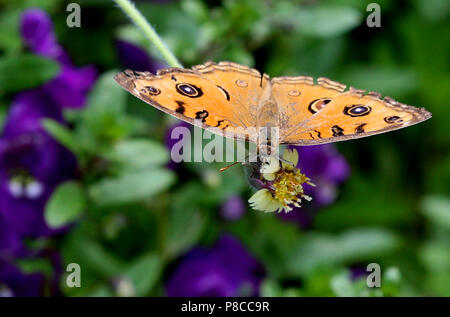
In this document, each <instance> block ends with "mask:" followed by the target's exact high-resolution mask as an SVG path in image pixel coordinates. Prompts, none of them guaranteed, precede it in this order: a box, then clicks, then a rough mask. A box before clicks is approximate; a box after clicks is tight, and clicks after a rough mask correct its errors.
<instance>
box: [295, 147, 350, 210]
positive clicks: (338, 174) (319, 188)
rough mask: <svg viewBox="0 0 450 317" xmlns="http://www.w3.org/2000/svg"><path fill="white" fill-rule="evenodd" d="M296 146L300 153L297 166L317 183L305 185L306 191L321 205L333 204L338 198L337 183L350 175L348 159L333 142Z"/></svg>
mask: <svg viewBox="0 0 450 317" xmlns="http://www.w3.org/2000/svg"><path fill="white" fill-rule="evenodd" d="M295 148H296V149H297V151H298V153H299V162H298V165H297V167H299V168H300V170H301V171H302V173H304V174H306V175H307V176H308V177H309V178H311V180H312V182H313V183H314V184H316V187H312V186H310V185H305V191H306V193H307V194H308V195H310V196H312V197H313V200H314V201H315V203H317V204H319V205H321V206H325V205H329V204H331V203H332V202H333V201H334V200H335V199H336V195H337V185H339V184H340V183H342V182H343V181H345V180H346V179H347V178H348V176H349V175H350V167H349V165H348V163H347V161H346V160H345V158H344V157H343V156H342V155H341V154H340V153H339V152H338V151H337V150H336V148H335V146H334V145H332V144H324V145H313V146H304V147H299V146H295Z"/></svg>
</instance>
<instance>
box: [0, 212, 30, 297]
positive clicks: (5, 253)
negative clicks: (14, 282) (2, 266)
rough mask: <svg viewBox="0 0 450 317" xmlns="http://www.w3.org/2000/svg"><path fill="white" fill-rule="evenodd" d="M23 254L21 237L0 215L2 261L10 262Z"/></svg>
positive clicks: (0, 256) (0, 251)
mask: <svg viewBox="0 0 450 317" xmlns="http://www.w3.org/2000/svg"><path fill="white" fill-rule="evenodd" d="M23 254H24V245H23V242H22V239H21V237H20V236H19V235H18V234H17V233H16V232H15V231H14V230H13V229H12V228H11V227H10V226H9V225H8V224H7V223H6V221H5V220H4V219H3V217H2V216H1V214H0V260H9V259H12V258H13V257H15V256H21V255H23ZM0 292H1V291H0ZM0 297H1V295H0Z"/></svg>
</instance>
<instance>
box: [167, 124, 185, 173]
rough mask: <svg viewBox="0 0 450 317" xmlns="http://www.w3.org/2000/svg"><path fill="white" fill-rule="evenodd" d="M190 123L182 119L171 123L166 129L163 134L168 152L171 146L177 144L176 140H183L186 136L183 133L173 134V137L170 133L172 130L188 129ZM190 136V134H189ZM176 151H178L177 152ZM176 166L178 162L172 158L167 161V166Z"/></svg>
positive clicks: (171, 167) (172, 167)
mask: <svg viewBox="0 0 450 317" xmlns="http://www.w3.org/2000/svg"><path fill="white" fill-rule="evenodd" d="M190 128H191V125H190V124H189V123H187V122H184V121H181V120H179V121H177V122H175V123H174V124H172V125H171V126H170V127H169V128H168V129H167V131H166V135H165V142H164V143H165V144H166V146H167V149H168V150H169V152H171V151H172V148H173V147H174V146H175V144H177V143H178V142H184V139H183V137H188V136H187V135H185V134H180V135H178V134H176V133H175V134H174V137H172V134H173V133H174V130H176V129H190ZM179 132H183V131H179ZM189 137H190V134H189ZM186 146H190V144H186ZM177 153H178V152H177ZM177 166H178V163H176V162H174V161H173V160H170V161H169V163H168V164H167V167H168V168H170V169H172V170H174V169H175V168H176V167H177Z"/></svg>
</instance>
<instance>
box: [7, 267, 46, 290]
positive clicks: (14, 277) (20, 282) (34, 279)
mask: <svg viewBox="0 0 450 317" xmlns="http://www.w3.org/2000/svg"><path fill="white" fill-rule="evenodd" d="M44 281H45V278H44V276H43V275H42V274H40V273H32V274H25V273H23V272H21V271H20V270H19V269H18V268H16V267H15V266H14V265H12V264H11V263H8V262H6V261H3V260H2V259H0V297H13V296H14V297H38V296H42V295H43V293H44Z"/></svg>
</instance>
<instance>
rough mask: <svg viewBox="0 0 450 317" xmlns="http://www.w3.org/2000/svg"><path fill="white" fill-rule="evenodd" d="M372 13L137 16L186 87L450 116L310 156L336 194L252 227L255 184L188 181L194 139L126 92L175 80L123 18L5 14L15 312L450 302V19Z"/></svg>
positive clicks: (4, 170) (7, 261) (28, 6)
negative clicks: (202, 68) (305, 88)
mask: <svg viewBox="0 0 450 317" xmlns="http://www.w3.org/2000/svg"><path fill="white" fill-rule="evenodd" d="M370 2H371V1H362V0H321V1H320V0H304V1H285V0H279V1H278V0H277V1H269V0H266V1H264V0H263V1H261V0H240V1H237V0H223V1H220V0H216V1H200V0H183V1H162V0H160V1H150V0H148V1H144V0H142V1H137V2H136V5H137V8H138V9H139V10H140V11H141V12H142V13H143V14H144V16H145V17H146V18H147V19H148V20H149V21H150V23H151V24H152V25H153V26H154V27H155V28H156V30H157V31H158V33H159V34H160V35H161V36H162V38H163V39H164V41H165V42H166V43H167V45H168V46H169V47H170V49H171V50H172V51H173V52H174V54H175V55H176V56H177V57H178V58H179V59H180V61H181V62H182V64H183V65H184V66H185V67H190V66H192V65H195V64H201V63H204V62H205V61H207V60H214V61H217V62H218V61H221V60H229V61H234V62H237V63H242V64H246V65H248V66H251V67H255V68H257V69H259V70H260V71H264V72H266V73H268V74H269V75H271V76H280V75H286V76H287V75H308V76H313V77H319V76H324V77H328V78H330V79H332V80H335V81H339V82H342V83H345V84H347V85H351V86H354V87H356V88H360V89H367V90H370V91H378V92H380V93H381V94H383V95H387V96H391V97H393V98H395V99H396V100H399V101H401V102H403V103H406V104H411V105H415V106H420V107H421V106H424V107H426V108H427V110H429V111H431V112H432V113H433V118H432V119H430V120H428V121H426V122H424V123H421V124H419V125H416V126H413V127H409V128H407V129H402V130H399V131H395V132H391V133H387V134H383V135H379V136H374V137H370V138H364V139H359V140H353V141H348V142H342V143H339V144H337V145H323V146H314V147H305V148H298V150H299V152H300V163H299V166H300V168H301V169H302V171H303V172H304V173H306V174H307V175H308V176H309V177H310V178H311V179H312V180H313V182H314V183H316V184H317V185H318V186H317V187H316V188H314V189H312V188H307V191H308V193H309V194H310V195H312V196H313V201H312V202H311V203H306V204H304V207H303V208H301V209H298V208H297V209H294V210H293V211H292V212H291V213H289V214H288V215H278V214H273V213H262V212H256V211H253V210H251V209H249V207H248V203H247V199H248V198H249V197H250V196H251V195H252V193H253V190H252V189H251V188H250V186H249V185H248V183H247V181H246V178H245V175H244V172H243V169H242V167H234V168H231V169H229V170H228V171H226V172H224V173H220V172H219V168H220V167H223V166H224V163H222V164H219V163H213V164H208V163H181V164H175V163H173V162H171V161H170V156H169V150H170V148H171V146H173V140H170V138H169V135H170V131H171V129H173V128H174V127H175V126H179V125H180V124H182V123H180V122H179V121H177V120H175V119H173V118H170V117H169V116H168V115H166V114H163V113H162V112H159V111H158V110H156V109H154V108H152V107H150V106H148V105H146V104H144V103H143V102H141V101H140V100H138V99H137V98H135V97H133V96H132V95H130V94H128V93H127V92H125V91H124V90H122V88H120V87H119V85H117V84H116V83H115V82H114V80H113V75H115V74H116V73H117V72H119V71H121V70H123V69H125V68H131V69H134V70H150V71H156V70H157V69H159V68H163V67H166V66H167V65H166V64H165V62H164V60H162V59H161V58H160V56H159V54H158V52H157V51H156V50H155V48H154V47H152V45H151V43H149V41H148V40H147V39H146V38H145V37H144V36H143V34H142V33H141V32H140V30H138V29H137V28H136V27H135V26H134V25H133V24H132V23H130V21H129V19H128V18H127V16H126V15H125V14H124V13H123V12H122V11H121V10H120V9H119V8H118V7H117V5H116V4H115V3H114V2H113V1H105V0H78V1H76V3H78V4H79V5H80V7H81V26H80V27H69V26H68V25H67V19H68V15H69V14H70V13H71V12H72V11H73V10H72V11H71V10H69V12H68V11H66V8H67V5H68V4H69V3H70V1H61V0H17V1H11V0H0V10H1V12H0V54H1V55H0V129H1V134H0V296H252V295H255V296H449V295H450V234H449V233H450V197H449V194H450V191H449V190H450V156H449V152H448V149H449V145H450V130H449V125H448V124H449V122H448V120H449V116H450V107H448V101H449V100H450V89H449V88H450V85H449V84H450V83H449V61H450V59H449V48H450V34H449V33H450V27H449V26H450V25H449V13H450V2H449V1H446V0H429V1H420V0H410V1H407V0H402V1H387V0H385V1H378V2H377V3H378V4H379V6H380V10H381V11H380V14H381V26H380V27H369V26H368V25H367V23H366V19H367V17H368V16H369V15H370V14H371V12H373V9H372V10H371V11H367V6H368V4H369V3H370ZM70 20H71V21H73V20H72V19H70ZM70 263H76V264H79V265H80V267H81V287H72V288H71V287H68V285H67V283H66V281H67V278H68V277H69V281H73V276H72V277H71V276H70V275H69V274H70V273H71V272H72V270H69V272H67V265H68V264H70ZM369 263H378V264H379V265H380V268H381V288H372V289H370V288H368V287H367V286H366V276H367V274H369V273H370V272H367V271H366V267H367V265H368V264H369Z"/></svg>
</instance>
